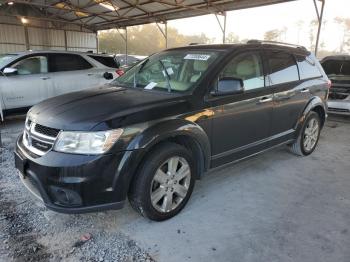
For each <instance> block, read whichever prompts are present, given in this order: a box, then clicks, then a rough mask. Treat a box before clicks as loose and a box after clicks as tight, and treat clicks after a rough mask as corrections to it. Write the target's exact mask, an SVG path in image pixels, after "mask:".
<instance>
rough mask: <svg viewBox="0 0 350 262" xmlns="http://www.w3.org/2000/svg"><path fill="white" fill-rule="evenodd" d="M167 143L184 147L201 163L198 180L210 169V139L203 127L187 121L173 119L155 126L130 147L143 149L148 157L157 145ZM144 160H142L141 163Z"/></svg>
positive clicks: (142, 134) (137, 138) (145, 131)
mask: <svg viewBox="0 0 350 262" xmlns="http://www.w3.org/2000/svg"><path fill="white" fill-rule="evenodd" d="M165 142H173V143H177V144H179V145H181V146H184V147H185V148H186V149H188V150H189V151H190V152H191V153H192V154H193V155H194V157H195V160H196V161H198V163H199V168H198V172H199V174H198V178H199V177H200V174H202V173H203V172H205V171H206V170H207V169H208V168H209V165H210V141H209V138H208V136H207V134H206V132H205V131H204V130H203V128H202V127H201V126H199V125H198V124H196V123H194V122H190V121H187V120H183V119H172V120H167V121H165V122H160V123H158V124H155V125H153V126H151V127H149V128H148V129H146V130H144V131H143V132H142V133H141V134H140V135H139V136H138V137H136V138H135V139H134V141H133V142H131V143H130V146H131V147H139V148H142V149H143V150H142V151H143V154H144V155H147V153H148V152H150V151H151V150H154V149H155V147H156V146H157V145H159V144H160V143H165ZM142 160H143V157H142ZM142 160H140V163H141V162H142Z"/></svg>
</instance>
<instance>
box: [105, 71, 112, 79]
mask: <svg viewBox="0 0 350 262" xmlns="http://www.w3.org/2000/svg"><path fill="white" fill-rule="evenodd" d="M103 77H104V78H105V79H106V80H112V79H113V74H112V73H109V72H105V73H104V74H103Z"/></svg>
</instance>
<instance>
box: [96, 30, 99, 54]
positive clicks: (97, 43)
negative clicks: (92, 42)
mask: <svg viewBox="0 0 350 262" xmlns="http://www.w3.org/2000/svg"><path fill="white" fill-rule="evenodd" d="M95 35H96V54H98V45H99V41H98V32H96V33H95Z"/></svg>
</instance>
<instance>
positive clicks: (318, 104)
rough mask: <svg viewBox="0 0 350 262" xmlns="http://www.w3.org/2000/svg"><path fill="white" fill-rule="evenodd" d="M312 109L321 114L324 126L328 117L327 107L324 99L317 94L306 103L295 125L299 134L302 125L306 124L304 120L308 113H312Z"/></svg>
mask: <svg viewBox="0 0 350 262" xmlns="http://www.w3.org/2000/svg"><path fill="white" fill-rule="evenodd" d="M311 111H314V112H316V113H317V114H318V115H319V116H320V119H321V126H322V127H323V126H324V124H325V122H326V119H327V109H326V106H325V103H324V101H323V100H322V99H321V98H320V97H318V96H315V97H313V98H312V99H311V100H310V101H309V103H308V104H307V105H306V107H305V108H304V110H303V112H302V114H301V115H300V117H299V119H298V122H297V124H296V127H295V129H296V130H297V133H298V134H299V132H300V130H301V127H302V126H303V124H304V121H305V119H306V116H307V114H308V113H310V112H311Z"/></svg>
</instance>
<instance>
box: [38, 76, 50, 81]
mask: <svg viewBox="0 0 350 262" xmlns="http://www.w3.org/2000/svg"><path fill="white" fill-rule="evenodd" d="M40 79H41V80H47V79H50V77H48V76H42V77H40Z"/></svg>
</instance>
